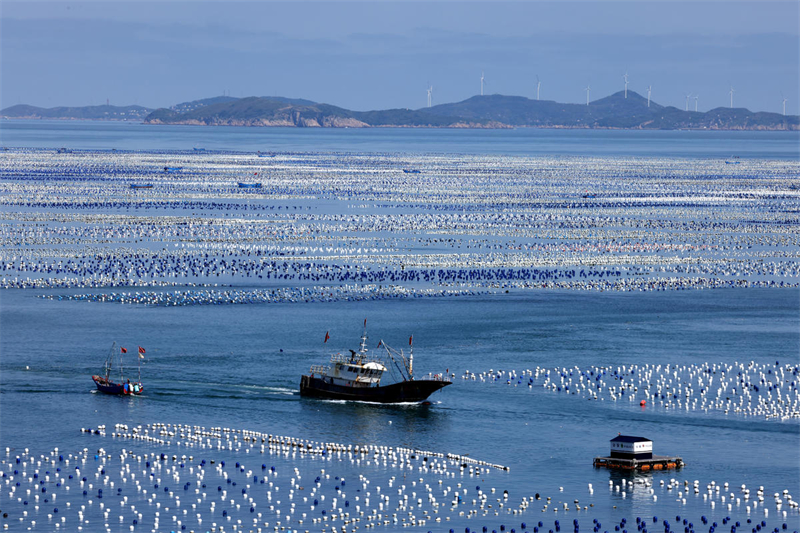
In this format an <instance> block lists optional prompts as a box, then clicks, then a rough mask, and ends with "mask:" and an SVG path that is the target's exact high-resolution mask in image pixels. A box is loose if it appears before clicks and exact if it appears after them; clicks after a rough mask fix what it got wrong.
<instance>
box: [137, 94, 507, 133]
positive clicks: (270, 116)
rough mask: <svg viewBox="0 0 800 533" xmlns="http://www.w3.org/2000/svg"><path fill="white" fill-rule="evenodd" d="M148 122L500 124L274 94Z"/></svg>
mask: <svg viewBox="0 0 800 533" xmlns="http://www.w3.org/2000/svg"><path fill="white" fill-rule="evenodd" d="M145 122H146V123H148V124H197V125H218V126H295V127H334V128H341V127H352V128H363V127H370V126H372V127H375V126H399V127H402V126H406V127H503V124H499V123H492V121H491V120H489V119H474V120H473V119H471V120H468V121H466V120H465V119H464V118H463V117H451V116H445V115H436V114H432V113H427V112H425V111H422V110H418V111H414V110H410V109H388V110H378V111H351V110H349V109H344V108H341V107H337V106H333V105H329V104H319V103H316V102H311V101H309V100H293V99H289V98H275V97H256V96H252V97H248V98H239V99H236V100H234V101H227V102H219V103H215V104H211V105H206V106H203V107H199V108H197V109H193V110H191V111H188V112H185V113H177V112H175V111H172V110H167V109H158V110H156V111H154V112H153V113H151V114H150V115H149V116H148V117H147V118H146V119H145Z"/></svg>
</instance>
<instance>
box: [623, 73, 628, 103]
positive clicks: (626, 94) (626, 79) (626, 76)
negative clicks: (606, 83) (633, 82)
mask: <svg viewBox="0 0 800 533" xmlns="http://www.w3.org/2000/svg"><path fill="white" fill-rule="evenodd" d="M622 79H623V80H625V98H627V97H628V71H627V70H626V71H625V75H624V76H622Z"/></svg>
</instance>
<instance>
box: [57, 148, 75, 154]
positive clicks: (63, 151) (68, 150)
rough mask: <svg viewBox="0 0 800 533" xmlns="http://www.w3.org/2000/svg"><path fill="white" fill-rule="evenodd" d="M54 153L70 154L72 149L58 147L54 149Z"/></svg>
mask: <svg viewBox="0 0 800 533" xmlns="http://www.w3.org/2000/svg"><path fill="white" fill-rule="evenodd" d="M56 153H57V154H71V153H72V150H70V149H69V148H59V149H58V150H57V151H56Z"/></svg>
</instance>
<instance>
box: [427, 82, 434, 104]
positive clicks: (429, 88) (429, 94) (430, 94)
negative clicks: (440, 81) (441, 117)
mask: <svg viewBox="0 0 800 533" xmlns="http://www.w3.org/2000/svg"><path fill="white" fill-rule="evenodd" d="M432 96H433V85H429V86H428V107H431V100H432Z"/></svg>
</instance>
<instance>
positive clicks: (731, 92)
mask: <svg viewBox="0 0 800 533" xmlns="http://www.w3.org/2000/svg"><path fill="white" fill-rule="evenodd" d="M728 92H729V93H730V95H731V109H733V93H734V92H736V91H734V90H733V85H731V90H730V91H728Z"/></svg>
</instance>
